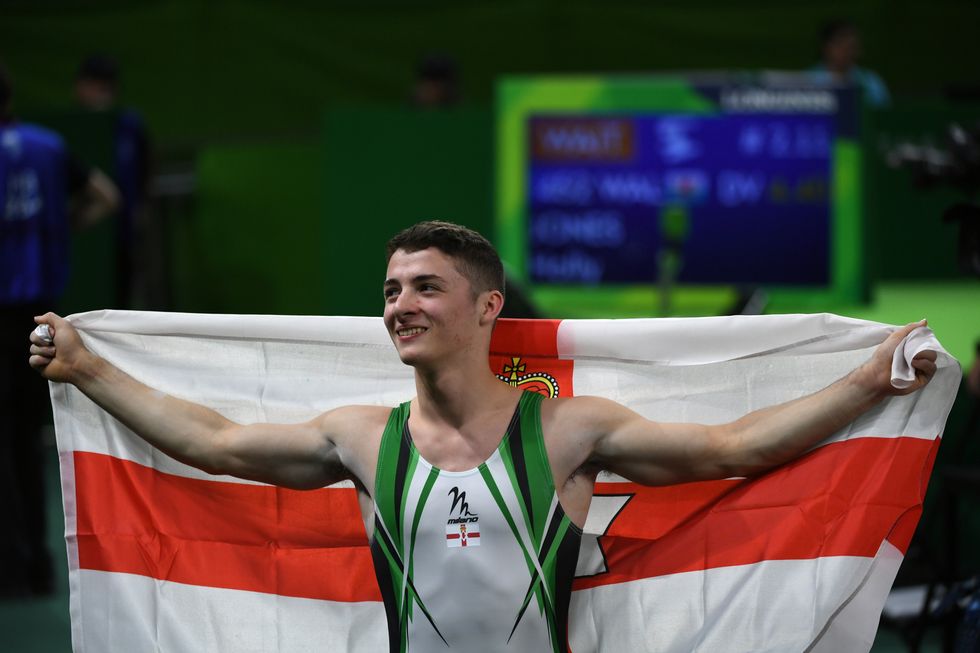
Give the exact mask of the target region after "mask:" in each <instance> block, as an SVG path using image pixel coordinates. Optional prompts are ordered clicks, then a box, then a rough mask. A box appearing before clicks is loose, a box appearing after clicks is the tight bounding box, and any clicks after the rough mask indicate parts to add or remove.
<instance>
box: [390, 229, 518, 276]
mask: <svg viewBox="0 0 980 653" xmlns="http://www.w3.org/2000/svg"><path fill="white" fill-rule="evenodd" d="M429 247H435V248H436V249H438V250H439V251H441V252H443V253H444V254H446V255H448V256H450V257H452V258H453V259H455V260H456V262H457V264H458V266H457V269H458V270H459V272H460V273H461V274H462V275H463V276H464V277H466V278H467V280H468V281H469V282H470V285H471V286H472V287H473V291H474V292H475V293H477V294H479V293H481V292H486V291H487V290H499V291H500V292H501V293H503V292H504V266H503V263H501V262H500V255H499V254H497V250H496V249H494V247H493V245H491V244H490V241H489V240H487V239H486V238H484V237H483V236H482V235H480V234H479V233H477V232H476V231H473V230H472V229H470V228H468V227H464V226H462V225H458V224H453V223H452V222H443V221H441V220H427V221H425V222H419V223H417V224H414V225H412V226H411V227H409V228H408V229H404V230H402V231H400V232H398V233H397V234H395V236H394V237H393V238H392V239H391V240H389V241H388V245H387V246H386V248H385V250H386V257H385V261H390V260H391V256H392V254H394V253H395V252H396V251H398V250H404V251H406V252H409V253H411V252H418V251H420V250H423V249H428V248H429Z"/></svg>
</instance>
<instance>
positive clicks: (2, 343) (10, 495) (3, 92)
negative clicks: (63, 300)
mask: <svg viewBox="0 0 980 653" xmlns="http://www.w3.org/2000/svg"><path fill="white" fill-rule="evenodd" d="M12 99H13V85H12V83H11V80H10V76H9V75H8V74H7V72H6V70H5V69H4V68H3V66H2V64H0V505H3V506H4V522H5V524H6V533H5V534H4V536H2V537H0V597H3V596H24V595H30V594H36V595H43V594H48V593H50V592H51V591H52V589H53V577H52V569H51V560H50V555H49V553H48V551H47V546H46V542H45V527H44V526H45V516H44V513H45V511H44V507H45V500H44V477H43V464H42V463H43V458H42V453H43V451H42V447H41V427H42V425H43V421H44V418H45V413H46V402H47V388H46V386H45V384H44V383H36V380H37V379H36V377H37V375H36V374H34V373H33V372H32V371H31V369H30V367H29V366H27V365H25V364H24V357H23V351H22V349H23V347H20V346H18V344H19V341H20V340H22V339H23V338H22V335H21V336H15V334H22V333H23V331H24V329H25V328H28V326H29V325H31V324H32V323H33V322H34V319H33V318H34V316H35V315H38V314H40V313H42V312H44V311H45V310H47V308H46V307H47V306H50V304H51V303H52V302H54V301H56V300H57V299H58V297H59V296H60V295H61V293H62V291H63V290H64V287H65V283H66V282H67V279H68V272H69V270H68V266H69V251H68V250H69V241H70V236H71V228H72V227H87V226H90V225H92V224H95V223H96V222H98V221H99V220H101V219H102V218H104V217H105V216H107V215H109V214H110V213H111V212H112V211H114V210H116V208H117V207H118V205H119V192H118V190H117V189H116V187H115V185H114V184H113V183H112V181H111V180H110V179H109V178H108V177H106V176H105V175H104V174H103V173H101V172H100V171H98V170H96V169H92V168H87V167H85V166H83V165H82V164H81V163H79V162H78V161H77V159H75V158H74V157H73V156H72V155H71V154H70V153H69V152H68V150H67V148H66V147H65V144H64V142H63V141H62V139H61V137H60V136H59V135H58V134H56V133H54V132H53V131H50V130H48V129H45V128H43V127H40V126H37V125H32V124H28V123H22V122H18V121H17V120H15V119H14V116H13V113H12V111H11V106H12Z"/></svg>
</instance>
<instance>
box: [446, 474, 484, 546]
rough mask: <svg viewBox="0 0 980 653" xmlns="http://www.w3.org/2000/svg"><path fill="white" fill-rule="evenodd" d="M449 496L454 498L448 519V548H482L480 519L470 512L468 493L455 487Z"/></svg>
mask: <svg viewBox="0 0 980 653" xmlns="http://www.w3.org/2000/svg"><path fill="white" fill-rule="evenodd" d="M448 496H450V497H452V500H453V503H452V506H451V507H450V508H449V517H448V518H447V519H446V546H448V547H449V548H451V549H455V548H458V547H469V546H480V517H479V515H476V514H474V513H472V512H470V504H468V503H467V502H466V492H460V491H459V488H458V487H454V488H452V489H451V490H449V495H448Z"/></svg>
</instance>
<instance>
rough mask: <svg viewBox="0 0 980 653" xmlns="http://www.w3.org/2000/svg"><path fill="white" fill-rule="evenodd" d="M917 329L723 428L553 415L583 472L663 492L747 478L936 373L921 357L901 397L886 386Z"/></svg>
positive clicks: (610, 405) (598, 408) (571, 407)
mask: <svg viewBox="0 0 980 653" xmlns="http://www.w3.org/2000/svg"><path fill="white" fill-rule="evenodd" d="M924 324H925V322H924V321H922V322H916V323H913V324H909V325H906V326H905V327H903V328H901V329H898V330H897V331H895V332H894V333H892V334H891V335H890V336H889V337H888V338H887V339H886V340H885V341H884V342H883V343H882V344H881V345H879V346H878V348H877V349H875V351H874V353H873V354H872V356H871V358H870V359H869V360H868V361H867V362H865V363H864V364H863V365H861V366H860V367H858V368H857V369H855V370H853V371H852V372H851V373H850V374H848V375H847V376H845V377H844V378H842V379H840V380H839V381H837V382H835V383H833V384H831V385H830V386H828V387H826V388H824V389H823V390H820V391H818V392H815V393H813V394H811V395H808V396H805V397H801V398H799V399H795V400H793V401H789V402H786V403H783V404H778V405H776V406H770V407H768V408H763V409H761V410H756V411H753V412H751V413H749V414H747V415H745V416H744V417H742V418H740V419H737V420H735V421H734V422H729V423H727V424H718V425H710V426H709V425H704V424H668V423H659V422H653V421H651V420H648V419H646V418H644V417H643V416H641V415H639V414H637V413H635V412H633V411H632V410H630V409H628V408H626V407H624V406H621V405H620V404H617V403H615V402H613V401H609V400H606V399H600V398H597V397H582V398H572V399H568V400H566V403H565V404H564V406H562V407H559V408H557V410H556V413H557V414H558V420H559V422H561V423H564V424H568V425H570V430H572V431H574V432H575V437H576V438H577V442H576V445H577V451H579V452H581V453H580V454H578V455H581V456H582V457H583V460H582V463H583V464H589V465H592V466H595V467H598V468H601V469H606V470H609V471H612V472H615V473H617V474H619V475H621V476H624V477H626V478H628V479H630V480H632V481H635V482H637V483H643V484H646V485H667V484H672V483H683V482H688V481H697V480H710V479H721V478H729V477H732V476H751V475H753V474H757V473H760V472H762V471H765V470H767V469H770V468H772V467H775V466H777V465H780V464H783V463H785V462H788V461H790V460H792V459H794V458H796V457H797V456H799V455H801V454H802V453H804V452H805V451H807V450H808V449H809V448H810V447H812V446H813V445H814V444H816V443H818V442H820V441H821V440H823V439H825V438H827V437H829V436H830V435H831V434H833V433H834V432H836V431H837V430H839V429H841V428H843V427H844V426H846V425H847V424H849V423H850V422H852V421H853V420H854V419H855V418H857V417H858V416H859V415H861V414H862V413H864V412H865V411H867V410H869V409H870V408H872V407H873V406H875V405H877V404H878V403H879V402H881V401H882V400H883V399H884V398H886V397H888V396H892V395H904V394H909V393H912V392H916V391H917V390H919V389H921V388H922V387H924V386H925V385H926V384H927V383H929V381H930V379H932V376H933V374H935V371H936V363H935V360H936V354H935V352H932V351H923V352H921V353H919V354H918V355H917V356H916V357H915V358H914V359H913V361H912V367H913V369H914V370H915V376H916V378H915V380H914V381H913V382H912V383H911V384H910V385H909V386H908V387H905V388H901V389H899V388H895V387H893V386H892V384H891V364H892V356H893V354H894V352H895V349H896V347H897V346H898V345H899V344H900V343H901V342H902V340H903V339H904V338H905V337H906V336H907V335H908V334H909V333H911V332H912V331H913V330H914V329H915V328H917V327H920V326H923V325H924ZM562 414H563V415H562ZM573 424H574V425H577V427H572V426H571V425H573Z"/></svg>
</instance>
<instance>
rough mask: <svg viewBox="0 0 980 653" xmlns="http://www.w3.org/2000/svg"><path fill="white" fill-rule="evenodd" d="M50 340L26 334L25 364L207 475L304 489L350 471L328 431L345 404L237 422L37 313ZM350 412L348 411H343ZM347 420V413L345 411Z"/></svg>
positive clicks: (58, 320)
mask: <svg viewBox="0 0 980 653" xmlns="http://www.w3.org/2000/svg"><path fill="white" fill-rule="evenodd" d="M35 321H36V322H37V323H38V324H47V325H48V327H49V329H51V331H53V337H54V341H53V342H52V343H47V342H45V341H44V340H43V339H42V338H40V337H39V336H38V335H37V334H36V333H35V334H31V357H30V364H31V366H32V367H34V368H35V369H37V370H38V371H39V372H40V373H41V375H42V376H44V377H45V378H47V379H49V380H51V381H59V382H66V383H72V384H74V385H75V386H76V387H78V389H79V390H81V391H82V392H83V393H85V394H86V395H87V396H88V397H89V398H90V399H92V401H94V402H95V403H96V404H98V405H99V406H101V407H102V408H103V409H104V410H105V411H107V412H108V413H109V414H111V415H112V416H113V417H115V418H116V419H118V420H119V421H120V422H122V423H123V424H125V425H126V426H127V427H129V429H130V430H132V431H133V432H134V433H136V434H137V435H139V436H140V437H141V438H143V439H144V440H146V441H147V442H149V443H150V444H152V445H153V446H154V447H156V448H158V449H160V450H161V451H163V452H164V453H166V454H167V455H169V456H172V457H173V458H176V459H177V460H180V461H181V462H184V463H186V464H188V465H191V466H193V467H197V468H199V469H202V470H204V471H206V472H209V473H212V474H230V475H233V476H238V477H241V478H248V479H252V480H257V481H262V482H265V483H272V484H276V485H282V486H286V487H293V488H298V489H307V488H315V487H322V486H324V485H328V484H330V483H334V482H337V481H340V480H343V479H344V478H348V477H349V474H348V472H347V469H346V467H345V465H344V461H343V460H341V455H340V452H339V450H338V448H337V447H336V445H335V443H334V442H333V441H332V440H331V438H330V437H329V436H328V433H329V432H330V431H329V429H330V428H332V427H335V426H337V424H336V422H338V420H343V419H344V415H343V409H340V410H339V411H334V412H335V413H340V415H339V416H337V415H331V413H326V414H324V415H321V416H320V417H318V418H316V419H314V420H311V421H309V422H306V423H302V424H250V425H247V426H246V425H241V424H237V423H235V422H233V421H231V420H229V419H227V418H225V417H223V416H221V415H220V414H218V413H217V412H215V411H213V410H211V409H209V408H206V407H204V406H200V405H198V404H195V403H191V402H189V401H185V400H183V399H178V398H176V397H171V396H169V395H167V394H165V393H163V392H160V391H158V390H154V389H153V388H150V387H149V386H147V385H144V384H143V383H140V382H139V381H137V380H136V379H134V378H133V377H131V376H129V375H128V374H126V373H125V372H123V371H122V370H120V369H119V368H117V367H115V366H114V365H112V364H111V363H109V362H108V361H106V360H104V359H102V358H100V357H98V356H96V355H95V354H93V353H92V352H91V351H89V350H88V349H87V348H86V347H85V345H84V344H83V343H82V340H81V338H80V337H79V335H78V332H77V331H75V329H74V327H72V326H71V324H70V323H69V322H68V321H67V320H64V319H62V318H60V317H58V316H57V315H55V314H53V313H48V314H46V315H44V316H42V317H38V318H35ZM348 412H349V411H348ZM347 418H348V419H349V416H348V417H347Z"/></svg>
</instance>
